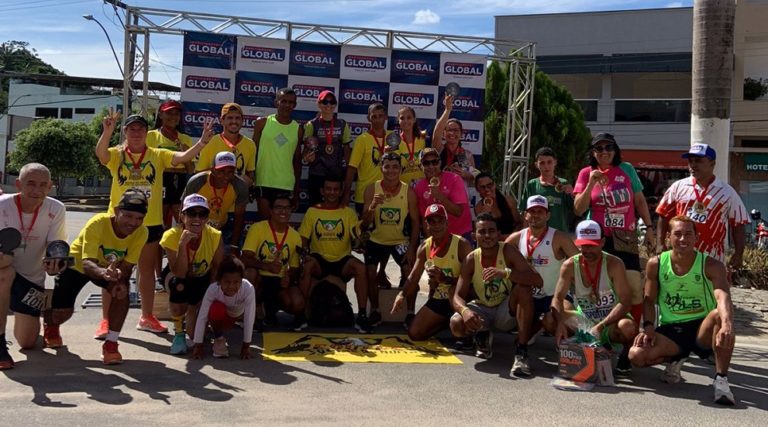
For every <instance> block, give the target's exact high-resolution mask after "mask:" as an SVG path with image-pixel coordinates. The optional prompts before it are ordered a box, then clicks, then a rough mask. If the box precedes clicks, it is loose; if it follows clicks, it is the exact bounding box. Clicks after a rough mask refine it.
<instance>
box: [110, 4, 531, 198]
mask: <svg viewBox="0 0 768 427" xmlns="http://www.w3.org/2000/svg"><path fill="white" fill-rule="evenodd" d="M104 1H105V2H108V3H110V4H112V5H115V6H118V7H121V8H123V9H124V11H125V21H124V22H125V23H126V25H125V46H124V47H125V64H127V65H126V66H125V67H124V69H125V74H124V76H123V77H124V92H123V96H124V105H130V96H131V95H130V87H131V82H132V81H133V80H134V79H136V78H137V77H138V76H139V75H140V74H141V75H142V80H143V86H142V87H143V89H144V90H143V94H144V96H143V97H142V102H141V107H142V112H144V113H146V110H147V96H146V95H147V93H148V90H147V89H148V84H149V61H148V58H149V48H150V45H149V39H150V34H151V33H158V34H170V35H184V33H186V32H187V31H199V32H209V33H226V34H235V35H248V36H252V37H264V38H274V39H283V40H289V41H310V42H320V43H330V44H337V45H354V46H369V47H380V48H388V49H404V50H413V51H435V52H451V53H472V54H479V55H485V56H486V58H488V59H489V60H497V61H501V62H506V63H509V64H510V76H509V81H510V90H509V99H508V104H507V109H508V114H507V119H506V124H507V132H506V137H505V141H503V143H504V172H503V183H502V191H503V192H504V193H505V194H509V193H514V194H516V195H518V196H519V195H520V193H521V191H522V189H523V187H524V185H525V182H526V181H527V179H528V167H527V165H528V155H529V151H530V143H531V111H532V106H533V82H534V71H535V65H536V56H535V49H534V44H533V43H530V42H521V41H508V40H495V39H491V38H483V37H468V36H454V35H445V34H428V33H417V32H408V31H389V30H381V29H372V28H357V27H339V26H329V25H317V24H304V23H296V22H288V21H275V20H267V19H258V18H246V17H238V16H227V15H217V14H208V13H197V12H182V11H175V10H166V9H153V8H144V7H134V6H129V5H125V4H123V3H121V2H117V1H112V0H104ZM140 46H141V47H140ZM137 51H138V52H137ZM134 64H135V65H134ZM486 138H488V135H486ZM495 143H499V144H500V143H502V141H496V142H495Z"/></svg>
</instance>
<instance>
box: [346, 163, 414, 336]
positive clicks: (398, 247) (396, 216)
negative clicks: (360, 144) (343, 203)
mask: <svg viewBox="0 0 768 427" xmlns="http://www.w3.org/2000/svg"><path fill="white" fill-rule="evenodd" d="M381 170H382V175H383V176H384V178H383V179H381V180H379V181H376V182H375V183H373V184H371V185H369V186H368V188H366V189H365V205H366V206H367V207H368V208H367V209H366V210H365V212H364V213H363V216H362V220H361V222H360V229H361V230H363V232H365V231H367V230H368V229H369V227H371V228H372V230H371V231H370V237H369V238H368V239H367V240H366V246H365V256H364V259H365V268H366V270H367V274H368V300H369V301H370V302H371V312H370V314H369V315H368V320H369V321H370V323H371V325H372V326H378V325H379V323H381V313H379V288H380V287H383V286H385V285H386V282H384V283H377V282H378V280H377V271H376V268H377V266H378V265H379V264H381V263H382V261H383V262H386V261H387V260H388V259H389V256H390V255H391V256H392V258H393V259H394V260H395V263H397V265H399V266H400V276H401V277H400V283H403V282H404V281H405V277H406V276H407V275H408V272H409V271H411V269H412V268H413V263H414V260H415V259H416V247H417V246H418V244H419V229H420V224H421V221H420V220H419V208H418V201H417V198H416V193H415V192H414V191H413V189H412V188H410V187H408V186H407V185H406V184H405V183H404V182H402V181H400V171H401V164H400V156H398V155H397V153H393V152H389V153H386V154H384V156H382V157H381ZM406 221H409V222H410V235H409V236H406V234H405V225H406ZM419 277H421V276H419ZM414 297H415V295H414ZM415 302H416V300H415V298H414V299H413V303H414V304H415Z"/></svg>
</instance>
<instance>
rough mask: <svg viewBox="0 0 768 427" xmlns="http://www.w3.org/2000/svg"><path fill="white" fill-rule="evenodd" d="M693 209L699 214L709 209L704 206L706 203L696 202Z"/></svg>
mask: <svg viewBox="0 0 768 427" xmlns="http://www.w3.org/2000/svg"><path fill="white" fill-rule="evenodd" d="M693 210H694V211H695V212H696V213H698V214H703V213H705V212H706V211H707V208H706V207H705V206H704V203H701V202H696V203H694V204H693Z"/></svg>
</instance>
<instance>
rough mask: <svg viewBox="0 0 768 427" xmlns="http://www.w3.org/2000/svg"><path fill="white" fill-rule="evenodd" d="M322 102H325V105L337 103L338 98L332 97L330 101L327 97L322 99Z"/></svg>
mask: <svg viewBox="0 0 768 427" xmlns="http://www.w3.org/2000/svg"><path fill="white" fill-rule="evenodd" d="M320 103H321V104H323V105H336V100H335V99H331V100H330V101H329V100H327V99H324V100H322V101H320Z"/></svg>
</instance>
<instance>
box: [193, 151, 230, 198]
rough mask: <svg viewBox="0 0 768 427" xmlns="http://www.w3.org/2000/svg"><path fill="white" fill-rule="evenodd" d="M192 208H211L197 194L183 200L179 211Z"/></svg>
mask: <svg viewBox="0 0 768 427" xmlns="http://www.w3.org/2000/svg"><path fill="white" fill-rule="evenodd" d="M230 154H231V153H230ZM194 207H201V208H205V209H207V210H209V211H210V210H211V208H209V207H208V199H206V198H205V197H203V196H201V195H199V194H197V193H193V194H190V195H189V196H187V197H185V198H184V203H183V204H182V208H181V211H182V212H184V211H186V210H187V209H189V208H194Z"/></svg>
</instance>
